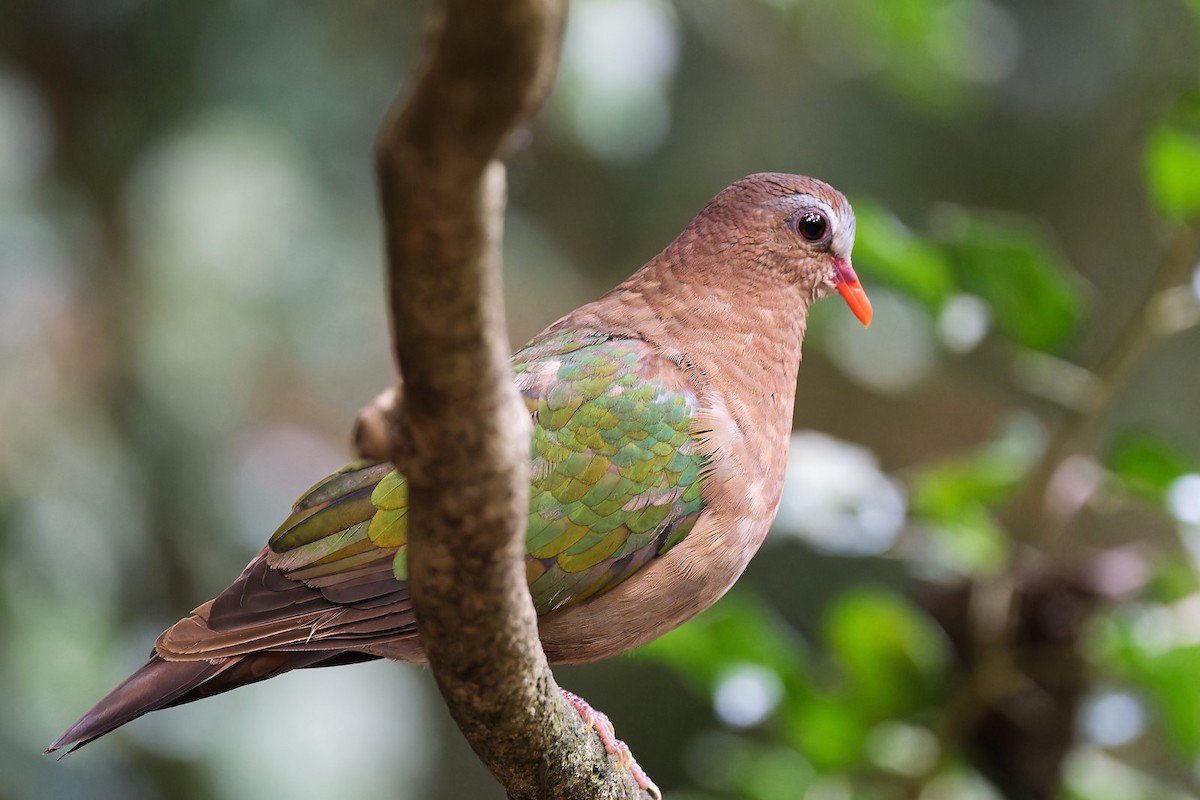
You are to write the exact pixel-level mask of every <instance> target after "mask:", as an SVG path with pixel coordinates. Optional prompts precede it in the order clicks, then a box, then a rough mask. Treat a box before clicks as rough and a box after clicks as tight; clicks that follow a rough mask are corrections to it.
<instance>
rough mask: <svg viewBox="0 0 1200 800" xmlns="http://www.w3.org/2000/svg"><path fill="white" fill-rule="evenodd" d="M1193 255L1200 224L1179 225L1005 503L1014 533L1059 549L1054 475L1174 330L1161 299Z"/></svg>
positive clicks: (1089, 442)
mask: <svg viewBox="0 0 1200 800" xmlns="http://www.w3.org/2000/svg"><path fill="white" fill-rule="evenodd" d="M1197 259H1200V228H1198V227H1195V226H1192V227H1183V228H1180V229H1178V230H1177V231H1176V232H1175V234H1174V235H1173V236H1172V238H1171V240H1170V241H1169V242H1168V243H1167V246H1166V247H1165V248H1164V249H1163V252H1162V256H1161V257H1160V258H1159V261H1158V265H1157V266H1156V268H1155V272H1154V277H1153V279H1152V280H1151V281H1150V284H1149V285H1148V286H1147V287H1146V290H1145V293H1144V294H1143V296H1142V299H1141V301H1140V302H1139V303H1138V304H1137V306H1136V311H1135V312H1134V313H1133V315H1132V316H1130V318H1129V319H1128V320H1127V321H1126V322H1125V325H1124V326H1123V327H1122V328H1121V330H1120V331H1119V332H1118V333H1117V335H1116V337H1115V339H1114V340H1113V344H1112V347H1111V349H1110V350H1109V351H1108V353H1106V354H1105V356H1104V357H1103V358H1102V359H1101V360H1100V362H1099V364H1098V365H1097V366H1096V369H1095V370H1094V371H1093V376H1094V379H1093V381H1092V384H1091V385H1092V386H1093V387H1094V390H1093V391H1092V393H1091V394H1089V395H1088V396H1087V397H1086V398H1085V401H1084V402H1083V404H1082V405H1081V406H1080V407H1079V408H1078V409H1077V410H1075V411H1074V412H1073V416H1071V417H1070V418H1069V419H1067V420H1066V421H1065V422H1064V423H1063V424H1061V425H1059V426H1058V427H1057V428H1056V429H1055V430H1054V432H1053V433H1052V434H1051V437H1050V441H1049V442H1048V443H1047V445H1046V450H1045V452H1044V453H1043V455H1042V458H1041V461H1040V462H1039V464H1038V466H1037V467H1036V469H1035V470H1034V472H1033V473H1032V475H1031V477H1030V479H1029V480H1028V482H1027V483H1026V485H1025V487H1024V488H1023V489H1022V491H1021V494H1020V495H1019V496H1018V497H1017V498H1016V499H1015V500H1014V501H1013V502H1012V503H1011V504H1010V505H1009V506H1008V507H1007V508H1006V509H1005V513H1004V515H1003V521H1004V522H1005V523H1006V526H1007V527H1008V529H1009V530H1010V531H1011V532H1012V534H1013V535H1014V536H1015V537H1017V538H1018V539H1020V540H1022V541H1026V542H1030V543H1034V544H1041V545H1042V546H1044V547H1046V549H1048V550H1050V551H1053V552H1059V551H1061V549H1062V547H1063V541H1062V540H1063V536H1062V534H1063V531H1064V529H1065V527H1066V525H1067V523H1068V522H1069V517H1067V516H1064V515H1059V514H1055V513H1053V511H1052V506H1053V503H1052V500H1053V498H1052V497H1050V494H1051V492H1052V487H1053V485H1054V481H1055V477H1056V476H1057V475H1059V474H1060V471H1061V470H1063V469H1064V467H1066V466H1068V465H1069V464H1070V463H1071V460H1072V458H1074V457H1075V456H1078V455H1081V454H1084V453H1090V451H1092V450H1094V448H1095V447H1096V445H1097V439H1098V433H1099V429H1100V425H1101V424H1102V423H1103V421H1104V417H1105V415H1106V414H1107V413H1108V411H1109V409H1110V408H1111V407H1112V404H1113V402H1114V401H1115V400H1116V399H1117V397H1119V396H1120V394H1121V392H1122V391H1123V390H1124V389H1125V387H1126V385H1127V384H1128V383H1129V381H1130V379H1131V378H1132V377H1133V375H1134V373H1135V370H1136V367H1137V365H1138V363H1139V362H1140V361H1141V359H1142V357H1143V356H1144V355H1145V353H1146V351H1147V350H1149V349H1150V348H1151V347H1152V346H1153V345H1154V344H1156V343H1157V342H1159V341H1161V340H1162V339H1164V338H1166V337H1168V336H1170V335H1172V334H1174V333H1177V332H1178V330H1179V327H1178V326H1176V325H1173V324H1171V323H1170V320H1165V319H1164V318H1163V311H1164V306H1165V305H1166V304H1165V303H1164V301H1165V300H1166V299H1167V298H1169V297H1170V296H1171V293H1172V292H1173V291H1175V290H1176V289H1177V288H1178V286H1179V285H1180V284H1181V283H1182V282H1184V281H1185V280H1186V279H1187V276H1188V274H1189V273H1190V271H1191V270H1192V269H1194V268H1195V266H1196V263H1197Z"/></svg>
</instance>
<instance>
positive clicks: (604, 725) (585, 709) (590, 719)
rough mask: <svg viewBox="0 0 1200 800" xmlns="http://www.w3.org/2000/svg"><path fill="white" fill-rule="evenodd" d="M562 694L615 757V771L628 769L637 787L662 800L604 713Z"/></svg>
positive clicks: (576, 698) (577, 696)
mask: <svg viewBox="0 0 1200 800" xmlns="http://www.w3.org/2000/svg"><path fill="white" fill-rule="evenodd" d="M559 691H560V692H562V695H563V697H564V698H566V701H567V702H568V703H570V704H571V706H572V708H574V709H575V710H576V711H577V712H579V718H580V719H582V720H583V724H584V725H586V726H587V727H588V728H589V729H590V730H594V731H595V732H596V735H597V736H599V737H600V741H601V742H602V743H603V744H604V750H605V752H607V753H608V754H609V755H610V756H615V757H616V759H617V771H618V772H621V771H623V770H626V769H628V770H629V774H630V775H632V776H633V780H634V782H635V783H636V784H637V785H638V787H639V788H640V789H641V790H642V791H644V792H646V793H648V794H649V795H650V796H651V797H653V798H654V800H662V792H661V791H659V789H658V787H657V786H655V785H654V781H652V780H650V776H649V775H647V774H646V771H645V770H644V769H642V768H641V767H640V766H639V765H638V763H637V759H635V758H634V757H633V752H632V751H631V750H630V749H629V745H627V744H625V743H624V742H622V741H621V740H620V739H618V738H617V730H616V728H614V727H613V724H612V722H611V721H610V720H609V718H608V716H607V715H605V714H604V713H602V712H600V711H597V710H596V709H594V708H592V707H591V706H590V705H588V702H587V701H586V700H584V699H583V698H582V697H580V696H579V695H577V694H572V693H571V692H568V691H567V690H566V689H562V688H560V689H559Z"/></svg>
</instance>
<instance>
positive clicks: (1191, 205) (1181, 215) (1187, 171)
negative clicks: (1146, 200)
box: [1145, 125, 1200, 220]
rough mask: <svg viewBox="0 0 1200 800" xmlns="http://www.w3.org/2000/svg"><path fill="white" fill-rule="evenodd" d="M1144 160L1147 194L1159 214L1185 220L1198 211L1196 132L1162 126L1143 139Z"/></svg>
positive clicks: (1199, 163)
mask: <svg viewBox="0 0 1200 800" xmlns="http://www.w3.org/2000/svg"><path fill="white" fill-rule="evenodd" d="M1145 162H1146V181H1147V183H1148V184H1149V188H1150V195H1151V196H1152V197H1153V198H1154V203H1155V205H1156V206H1158V210H1159V211H1161V212H1162V213H1163V215H1165V216H1167V217H1170V218H1171V219H1176V220H1186V219H1190V218H1193V217H1195V216H1196V215H1197V214H1198V213H1200V136H1198V135H1196V134H1195V133H1193V132H1191V131H1185V130H1183V129H1181V128H1176V127H1173V126H1169V125H1168V126H1163V127H1161V128H1159V129H1158V130H1156V131H1155V132H1154V133H1153V134H1151V136H1150V139H1149V141H1148V142H1146V150H1145Z"/></svg>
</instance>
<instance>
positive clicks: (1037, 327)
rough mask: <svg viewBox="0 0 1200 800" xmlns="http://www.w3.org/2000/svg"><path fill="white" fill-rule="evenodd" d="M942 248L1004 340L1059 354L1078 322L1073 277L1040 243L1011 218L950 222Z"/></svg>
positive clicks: (959, 217)
mask: <svg viewBox="0 0 1200 800" xmlns="http://www.w3.org/2000/svg"><path fill="white" fill-rule="evenodd" d="M950 221H951V223H952V224H951V225H949V228H950V230H949V235H948V236H947V247H948V250H949V252H950V253H951V255H952V259H953V263H954V266H955V267H956V268H957V270H958V274H959V282H960V284H961V286H962V288H963V289H964V290H965V291H967V292H969V293H971V294H976V295H979V296H980V297H982V298H983V299H984V300H986V301H987V303H988V305H989V306H991V308H992V312H993V313H994V314H995V317H996V325H997V327H998V328H999V329H1000V331H1001V332H1002V333H1004V334H1005V335H1006V336H1008V337H1009V338H1011V339H1013V340H1014V341H1016V342H1018V343H1019V344H1022V345H1025V346H1026V347H1032V348H1034V349H1036V350H1043V351H1047V352H1052V351H1055V350H1057V349H1058V348H1060V347H1061V346H1062V344H1063V342H1064V340H1065V339H1066V337H1067V335H1068V334H1070V333H1071V332H1072V331H1073V330H1075V328H1076V327H1077V326H1078V324H1079V321H1080V319H1081V318H1082V316H1083V300H1082V296H1081V292H1080V282H1079V279H1078V277H1077V276H1076V275H1075V274H1074V272H1072V271H1071V270H1070V269H1069V268H1068V266H1067V264H1066V263H1065V261H1064V260H1063V259H1062V257H1061V256H1060V255H1059V254H1058V253H1057V252H1055V250H1054V248H1052V247H1051V246H1050V245H1049V244H1048V243H1047V241H1046V240H1045V237H1044V236H1043V235H1042V234H1041V233H1040V232H1039V231H1037V230H1036V229H1034V228H1032V227H1030V225H1029V224H1028V223H1027V222H1025V221H1024V220H1021V219H1019V218H1016V217H1009V216H1004V215H992V216H987V217H985V216H981V215H979V214H968V213H966V212H962V213H960V214H954V215H952V216H951V217H950Z"/></svg>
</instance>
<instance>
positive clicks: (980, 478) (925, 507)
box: [910, 417, 1043, 522]
mask: <svg viewBox="0 0 1200 800" xmlns="http://www.w3.org/2000/svg"><path fill="white" fill-rule="evenodd" d="M1042 436H1043V435H1042V432H1041V430H1040V428H1038V427H1037V426H1036V425H1034V424H1030V423H1029V422H1028V421H1027V420H1025V419H1024V418H1022V417H1014V418H1013V419H1012V420H1011V421H1010V422H1008V423H1007V424H1005V425H1003V426H1002V427H1001V429H1000V431H999V432H998V434H997V436H996V438H995V439H993V440H992V441H990V442H987V443H986V444H984V445H982V446H980V447H978V448H976V449H975V450H974V451H971V452H968V453H965V454H963V455H960V456H957V457H955V458H951V459H947V460H945V461H941V462H939V463H937V464H934V465H932V466H929V467H925V468H924V469H922V470H921V471H920V472H918V473H917V474H916V475H915V476H914V477H913V478H911V479H910V490H911V499H910V508H911V509H912V513H913V514H915V515H917V516H922V517H926V518H928V519H932V520H937V521H939V522H955V521H957V520H959V519H960V518H961V517H962V515H963V514H964V513H965V512H966V511H967V510H968V509H971V508H974V507H978V506H985V507H988V506H996V505H999V504H1000V503H1002V502H1004V501H1006V500H1008V499H1009V498H1010V497H1012V495H1013V493H1014V492H1015V491H1016V489H1017V487H1019V486H1020V485H1021V482H1022V481H1023V480H1024V479H1025V476H1026V475H1027V474H1028V473H1029V470H1030V469H1031V468H1032V467H1033V465H1034V464H1035V463H1036V462H1037V458H1038V456H1039V455H1040V454H1041V448H1042Z"/></svg>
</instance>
